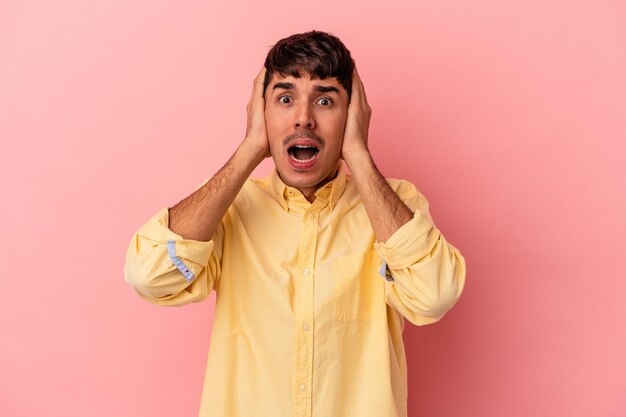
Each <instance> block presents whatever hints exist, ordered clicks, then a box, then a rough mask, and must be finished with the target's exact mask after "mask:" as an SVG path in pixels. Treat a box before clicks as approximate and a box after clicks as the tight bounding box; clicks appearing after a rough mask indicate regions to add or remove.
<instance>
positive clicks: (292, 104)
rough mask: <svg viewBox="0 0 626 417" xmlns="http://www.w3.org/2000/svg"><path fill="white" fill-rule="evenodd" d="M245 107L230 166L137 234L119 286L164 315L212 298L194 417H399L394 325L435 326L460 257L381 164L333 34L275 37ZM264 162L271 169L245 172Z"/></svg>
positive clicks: (401, 376) (347, 60) (402, 386)
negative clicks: (259, 174)
mask: <svg viewBox="0 0 626 417" xmlns="http://www.w3.org/2000/svg"><path fill="white" fill-rule="evenodd" d="M247 111H248V120H247V132H246V137H245V139H244V140H243V142H242V143H241V144H240V145H239V147H238V149H237V150H236V152H235V153H234V154H233V155H232V157H231V158H230V160H229V161H228V162H227V163H226V165H224V167H223V168H222V169H220V170H219V171H218V172H217V173H216V174H215V175H214V176H213V177H211V178H210V179H208V180H207V181H205V182H204V183H203V184H202V185H201V186H200V187H199V188H197V189H196V191H195V192H194V193H192V194H191V195H190V196H189V197H187V198H185V199H184V200H182V201H181V202H179V203H178V204H177V205H175V206H174V207H171V208H164V209H162V210H160V211H159V212H158V213H157V214H156V215H155V216H154V217H152V218H151V219H150V220H149V221H148V222H147V223H146V224H144V225H143V226H142V227H141V228H140V229H139V230H138V231H137V233H136V234H135V235H134V236H133V238H132V241H131V244H130V246H129V249H128V253H127V258H126V266H125V277H126V280H127V281H128V282H129V283H130V284H131V285H132V286H133V287H134V288H135V290H136V291H137V293H138V294H139V295H140V296H141V297H142V298H144V299H146V300H148V301H150V302H152V303H155V304H158V305H164V306H178V305H182V304H186V303H190V302H197V301H202V300H204V299H206V298H207V297H208V296H209V295H210V292H211V291H212V290H215V291H216V300H217V301H216V310H215V318H214V322H213V329H212V334H211V346H210V349H209V356H208V363H207V369H206V376H205V382H204V389H203V395H202V403H201V407H200V415H201V416H203V417H209V416H210V417H239V416H242V417H243V416H245V417H249V416H257V417H258V416H271V417H282V416H284V417H287V416H290V417H291V416H302V417H305V416H314V417H331V416H332V417H383V416H385V417H396V416H406V413H407V411H406V404H407V369H406V357H405V352H404V345H403V341H402V332H403V330H404V318H406V319H408V320H409V321H410V322H411V323H413V324H415V325H425V324H429V323H434V322H436V321H438V320H439V319H441V318H442V317H443V315H444V314H445V313H446V312H447V311H448V310H449V309H450V308H451V307H452V306H453V305H454V304H455V303H456V301H457V300H458V298H459V296H460V294H461V292H462V289H463V285H464V281H465V260H464V258H463V257H462V256H461V254H460V253H459V251H458V250H457V249H456V248H454V247H453V246H452V245H450V244H449V243H448V242H447V241H446V240H445V239H444V237H443V236H442V234H441V233H440V231H439V230H438V229H437V228H436V227H435V225H434V224H433V222H432V219H431V216H430V214H429V211H428V202H427V201H426V199H425V198H424V196H423V195H422V194H421V193H420V192H419V191H418V190H417V189H416V188H415V187H414V186H413V185H412V184H410V183H409V182H407V181H403V180H394V179H390V180H385V178H383V176H382V175H381V174H380V173H379V171H378V170H377V168H376V166H375V164H374V162H373V160H372V156H371V155H370V153H369V150H368V146H367V142H368V127H369V121H370V115H371V109H370V107H369V105H368V104H367V100H366V96H365V91H364V87H363V84H362V82H361V79H360V78H359V75H358V72H357V71H356V69H355V67H354V61H353V59H352V57H351V56H350V52H349V51H348V50H347V49H346V47H345V46H344V45H343V43H342V42H341V41H340V40H339V39H337V38H336V37H334V36H332V35H330V34H327V33H323V32H318V31H312V32H308V33H303V34H297V35H293V36H290V37H288V38H286V39H282V40H281V41H279V42H278V43H277V44H276V45H275V46H274V47H273V48H272V49H271V50H270V52H269V53H268V56H267V59H266V61H265V65H264V68H263V69H262V70H261V72H260V73H259V74H258V76H257V77H256V79H255V80H254V84H253V89H252V96H251V98H250V101H249V103H248V107H247ZM270 156H271V157H272V158H273V160H274V164H275V169H274V170H273V172H272V173H271V174H270V175H269V176H267V177H265V178H262V179H253V178H249V175H250V174H251V173H252V171H253V169H254V168H255V167H256V166H257V165H258V164H259V163H260V162H261V161H262V160H263V159H264V158H267V157H270ZM342 160H343V161H345V165H344V162H342ZM346 165H347V167H348V168H349V171H350V172H349V173H348V172H347V170H346Z"/></svg>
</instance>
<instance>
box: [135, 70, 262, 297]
mask: <svg viewBox="0 0 626 417" xmlns="http://www.w3.org/2000/svg"><path fill="white" fill-rule="evenodd" d="M264 77H265V69H263V70H262V71H261V72H260V73H259V75H258V76H257V77H256V79H255V81H254V85H253V90H252V96H251V98H250V101H249V103H248V107H247V110H248V126H247V131H246V137H245V139H244V141H243V142H242V143H241V144H240V146H239V147H238V149H237V150H236V152H235V153H234V154H233V156H232V157H231V158H230V159H229V161H228V162H227V163H226V164H225V165H224V167H222V169H220V170H219V171H218V172H217V173H216V174H215V175H214V176H213V177H211V178H210V179H209V180H208V181H206V182H205V183H204V184H202V185H201V186H200V187H198V188H197V189H196V190H195V191H194V192H193V193H192V194H191V195H190V196H188V197H187V198H185V199H184V200H182V201H181V202H179V203H178V204H176V205H175V206H174V207H172V208H170V209H167V208H164V209H162V210H160V211H159V212H158V213H157V214H156V215H155V216H153V217H152V218H151V219H150V220H148V222H146V223H145V224H144V225H143V226H142V227H141V228H140V229H139V230H138V231H137V233H135V235H134V236H133V238H132V239H131V243H130V245H129V247H128V250H127V252H126V262H125V267H124V274H125V275H124V276H125V279H126V281H127V282H128V283H129V284H130V285H131V286H132V287H133V288H134V289H135V291H136V292H137V294H138V295H139V296H141V297H142V298H144V299H145V300H147V301H149V302H152V303H154V304H158V305H166V306H178V305H183V304H187V303H190V302H197V301H202V300H204V299H205V298H206V297H207V296H208V295H209V293H210V291H211V289H212V288H215V289H216V290H217V287H218V282H219V276H220V272H221V271H220V259H221V253H222V239H223V235H224V227H223V218H224V216H225V215H226V212H227V210H228V207H229V206H230V205H231V204H232V202H233V200H234V199H235V197H236V195H237V193H238V192H239V190H240V189H241V187H242V186H243V184H244V182H245V181H246V179H247V178H248V176H249V175H250V173H251V172H252V170H254V168H255V167H256V166H257V165H258V164H259V163H260V162H261V161H262V160H263V159H264V158H265V157H267V156H269V145H268V141H267V133H266V129H265V116H264V107H265V103H264V99H263V81H264Z"/></svg>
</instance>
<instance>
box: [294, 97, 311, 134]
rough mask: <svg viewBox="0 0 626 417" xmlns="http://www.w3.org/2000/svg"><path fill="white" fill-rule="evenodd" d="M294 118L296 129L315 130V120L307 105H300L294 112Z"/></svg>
mask: <svg viewBox="0 0 626 417" xmlns="http://www.w3.org/2000/svg"><path fill="white" fill-rule="evenodd" d="M295 116H296V117H295V128H296V129H309V130H313V129H315V118H314V117H313V112H312V111H311V106H310V105H309V103H301V104H300V105H299V106H298V109H297V110H296V115H295Z"/></svg>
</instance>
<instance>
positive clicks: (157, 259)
mask: <svg viewBox="0 0 626 417" xmlns="http://www.w3.org/2000/svg"><path fill="white" fill-rule="evenodd" d="M223 236H224V226H223V222H220V224H219V226H218V230H217V231H216V233H215V234H214V236H213V238H212V239H211V240H209V241H208V242H201V241H197V240H191V239H183V238H182V236H180V235H178V234H176V233H174V232H173V231H171V230H170V229H169V209H168V208H163V209H161V210H159V212H158V213H156V214H155V215H154V216H153V217H152V218H150V219H149V220H148V221H147V222H146V223H145V224H144V225H143V226H141V227H140V228H139V230H138V231H137V232H136V233H135V234H134V235H133V237H132V239H131V241H130V245H129V247H128V250H127V252H126V262H125V265H124V278H125V280H126V282H127V283H128V284H130V285H131V286H132V287H133V289H134V290H135V292H136V293H137V294H138V295H139V296H140V297H141V298H143V299H145V300H147V301H149V302H151V303H153V304H157V305H162V306H180V305H183V304H188V303H192V302H199V301H203V300H205V299H206V298H207V297H208V296H209V295H210V293H211V290H212V289H215V290H216V291H217V290H218V287H219V278H220V272H221V270H220V258H221V255H220V254H221V247H222V239H223Z"/></svg>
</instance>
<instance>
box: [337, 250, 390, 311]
mask: <svg viewBox="0 0 626 417" xmlns="http://www.w3.org/2000/svg"><path fill="white" fill-rule="evenodd" d="M380 262H381V261H380V259H379V258H378V255H377V254H376V252H375V251H373V250H371V251H367V252H360V253H354V254H349V255H343V256H339V257H337V258H335V259H334V260H333V263H332V265H333V268H332V271H333V279H332V281H333V296H334V304H335V318H336V319H338V320H339V321H353V320H369V319H373V318H375V317H378V316H379V315H380V314H381V312H382V311H383V307H384V305H385V288H384V283H383V281H382V279H383V278H382V277H381V276H380V275H378V268H379V267H380V265H379V264H380Z"/></svg>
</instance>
